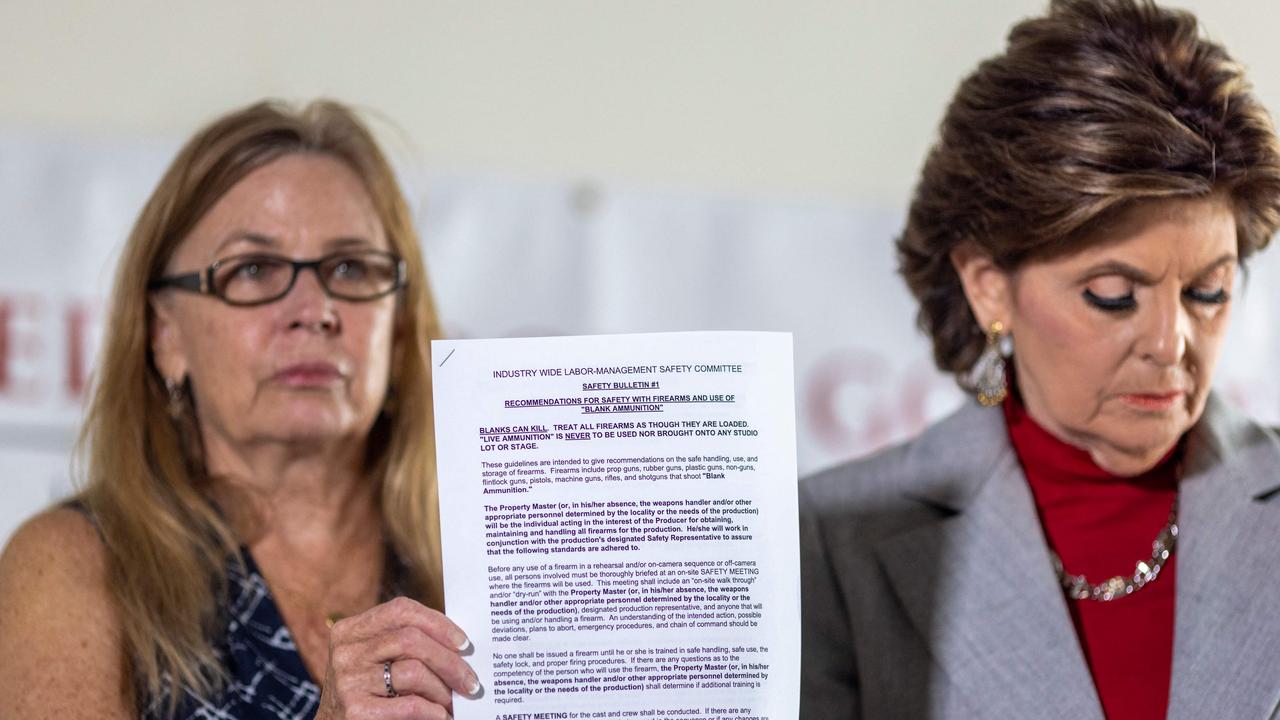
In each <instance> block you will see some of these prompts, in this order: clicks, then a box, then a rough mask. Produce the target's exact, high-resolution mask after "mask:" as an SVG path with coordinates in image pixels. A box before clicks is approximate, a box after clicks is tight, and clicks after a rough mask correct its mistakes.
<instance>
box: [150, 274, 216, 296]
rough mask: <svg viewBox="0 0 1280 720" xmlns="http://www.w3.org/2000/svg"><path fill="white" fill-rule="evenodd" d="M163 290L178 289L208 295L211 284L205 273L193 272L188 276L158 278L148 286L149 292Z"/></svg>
mask: <svg viewBox="0 0 1280 720" xmlns="http://www.w3.org/2000/svg"><path fill="white" fill-rule="evenodd" d="M163 288H177V289H179V290H187V291H190V292H195V293H207V292H209V283H208V278H207V277H206V276H205V274H204V273H203V272H193V273H187V274H186V275H170V276H169V277H162V278H156V279H155V280H152V281H151V282H150V283H148V284H147V289H148V290H161V289H163Z"/></svg>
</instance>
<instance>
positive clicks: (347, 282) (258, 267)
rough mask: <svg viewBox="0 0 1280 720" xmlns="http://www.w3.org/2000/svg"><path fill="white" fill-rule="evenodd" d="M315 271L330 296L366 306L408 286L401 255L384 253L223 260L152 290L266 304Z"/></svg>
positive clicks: (158, 281)
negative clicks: (303, 274) (301, 274)
mask: <svg viewBox="0 0 1280 720" xmlns="http://www.w3.org/2000/svg"><path fill="white" fill-rule="evenodd" d="M306 269H310V270H314V271H315V273H316V277H317V278H318V279H319V280H320V286H321V287H322V288H324V291H325V293H327V294H328V295H329V296H330V297H334V298H338V299H340V300H351V301H354V302H362V301H365V300H376V299H378V298H380V297H382V296H384V295H389V294H391V293H393V292H395V291H396V290H399V289H400V288H402V287H404V283H405V265H404V260H402V259H401V258H400V256H398V255H396V254H394V253H389V252H383V251H381V250H356V251H349V252H336V253H332V254H330V255H325V256H324V257H321V258H317V259H315V260H290V259H289V258H286V257H281V256H280V255H272V254H270V253H251V254H247V255H234V256H232V257H228V258H223V259H222V260H219V261H217V262H215V263H214V264H212V265H210V266H209V267H207V268H205V269H204V270H203V271H200V272H193V273H185V274H182V275H169V276H167V277H162V278H157V279H155V280H152V281H151V282H150V283H148V284H147V288H148V289H150V290H161V289H164V288H175V289H178V290H187V291H189V292H195V293H202V294H205V295H213V296H215V297H217V298H218V299H220V300H222V301H223V302H225V303H227V304H228V305H240V306H246V305H264V304H266V303H269V302H275V301H276V300H279V299H280V298H282V297H284V296H285V295H288V294H289V291H290V290H292V289H293V285H294V283H296V282H297V281H298V273H299V272H301V271H302V270H306Z"/></svg>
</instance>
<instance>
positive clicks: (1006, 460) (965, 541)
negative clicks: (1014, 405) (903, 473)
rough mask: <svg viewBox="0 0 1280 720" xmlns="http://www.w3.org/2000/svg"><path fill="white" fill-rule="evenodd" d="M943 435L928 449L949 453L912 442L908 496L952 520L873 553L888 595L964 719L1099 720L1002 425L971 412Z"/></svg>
mask: <svg viewBox="0 0 1280 720" xmlns="http://www.w3.org/2000/svg"><path fill="white" fill-rule="evenodd" d="M957 420H958V421H959V422H955V421H957ZM946 424H947V425H948V426H951V427H950V428H949V429H944V430H943V431H942V432H940V433H938V434H937V436H936V437H940V438H949V439H948V440H947V442H946V444H947V445H948V447H941V446H939V444H938V443H937V442H934V441H932V440H931V439H929V438H928V436H926V437H925V438H922V440H923V442H921V443H920V445H919V446H920V447H921V457H920V465H921V468H920V472H919V474H918V475H916V477H917V478H922V482H919V483H915V486H914V487H913V488H912V489H911V490H910V491H909V494H912V495H914V496H915V497H916V499H919V500H921V501H923V502H926V503H929V504H933V505H937V506H940V507H942V508H944V509H946V510H949V511H952V512H954V514H952V515H950V516H949V517H946V518H943V519H940V520H939V521H937V522H935V523H931V524H926V525H922V526H918V527H916V528H914V529H911V530H907V531H905V532H902V533H900V534H897V535H893V536H890V537H889V538H887V539H885V540H883V541H881V542H880V543H879V544H878V545H877V546H876V552H877V556H878V558H879V560H880V562H881V563H882V565H883V567H884V569H885V571H886V574H887V576H888V578H889V581H890V583H891V584H892V586H893V588H894V591H895V593H896V594H897V596H898V598H899V599H900V601H901V602H902V605H903V607H904V608H905V610H906V613H907V615H908V616H909V617H910V618H911V622H912V623H913V624H914V625H915V626H916V628H917V630H918V631H919V632H920V635H921V637H923V638H925V642H926V643H928V645H929V647H930V650H931V652H932V654H933V657H934V660H935V661H936V663H937V665H938V666H939V667H940V668H941V669H942V671H943V672H944V673H945V675H946V677H947V679H948V680H949V681H950V682H951V683H952V684H953V685H954V686H955V689H957V690H958V691H959V693H960V694H961V695H962V696H963V698H964V704H965V705H966V706H967V707H968V708H970V709H971V711H974V712H980V713H981V715H982V716H991V717H1035V718H1064V719H1067V718H1069V719H1070V720H1081V719H1088V718H1099V719H1101V718H1102V711H1101V704H1100V702H1099V701H1098V697H1097V692H1096V691H1095V689H1094V686H1093V680H1092V678H1091V677H1090V675H1089V669H1088V665H1087V664H1086V662H1085V659H1084V654H1083V652H1082V651H1081V649H1080V643H1079V640H1078V639H1077V637H1076V633H1075V628H1074V626H1073V625H1072V622H1071V617H1070V614H1069V611H1068V609H1067V605H1066V600H1065V598H1064V595H1063V592H1062V590H1061V588H1060V586H1059V585H1058V582H1057V577H1056V575H1055V574H1054V572H1053V569H1052V564H1051V561H1050V558H1049V552H1048V547H1047V545H1046V543H1045V541H1044V537H1043V533H1042V531H1041V529H1040V523H1039V520H1038V519H1037V517H1036V514H1035V505H1034V501H1033V499H1032V497H1031V492H1030V490H1029V488H1028V487H1027V484H1026V480H1025V478H1024V477H1023V474H1022V469H1021V467H1020V466H1019V465H1018V462H1017V458H1016V456H1015V455H1014V453H1013V451H1012V449H1011V448H1010V447H1009V445H1008V441H1007V439H1006V435H1005V431H1004V423H1003V418H1002V417H1001V415H1000V414H999V411H998V409H997V410H983V409H979V408H976V407H975V408H971V409H966V410H964V411H961V412H960V413H958V414H957V415H956V416H953V417H952V418H951V419H950V420H949V421H948V422H947V423H946ZM957 426H962V427H963V428H964V430H963V433H962V435H960V436H959V438H960V441H959V442H956V439H957V437H958V436H957V435H956V434H955V430H956V427H957ZM993 447H994V448H1000V449H1001V450H1000V451H998V452H995V453H988V454H986V455H983V453H982V450H980V449H988V448H993ZM922 568H928V569H930V571H932V574H924V573H922V572H921V569H922Z"/></svg>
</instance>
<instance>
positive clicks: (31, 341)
mask: <svg viewBox="0 0 1280 720" xmlns="http://www.w3.org/2000/svg"><path fill="white" fill-rule="evenodd" d="M43 306H44V303H43V302H42V299H41V298H40V297H39V296H38V295H30V294H22V295H2V296H0V398H3V399H5V400H16V401H22V402H32V401H35V400H36V399H37V396H38V395H39V388H40V382H39V378H38V375H37V374H38V373H39V371H40V367H41V363H40V355H41V354H42V352H43V350H44V342H43V339H42V338H41V337H40V334H39V328H40V316H41V310H42V309H43ZM24 371H25V372H24Z"/></svg>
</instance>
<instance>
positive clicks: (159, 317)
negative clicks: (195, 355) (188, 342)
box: [147, 295, 188, 382]
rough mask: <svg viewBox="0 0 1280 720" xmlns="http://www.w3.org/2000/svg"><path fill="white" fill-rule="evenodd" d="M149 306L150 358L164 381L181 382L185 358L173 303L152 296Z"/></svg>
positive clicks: (184, 371) (185, 365) (185, 362)
mask: <svg viewBox="0 0 1280 720" xmlns="http://www.w3.org/2000/svg"><path fill="white" fill-rule="evenodd" d="M147 302H148V303H150V305H151V328H150V334H151V338H150V339H151V357H153V358H154V359H155V363H156V369H157V370H159V371H160V375H161V377H163V378H164V379H165V380H166V381H168V380H173V381H177V382H181V381H182V380H183V378H185V377H186V376H187V368H188V363H187V356H186V354H185V352H184V350H183V342H182V330H181V327H182V326H181V325H180V324H179V323H178V320H177V317H176V310H175V309H174V307H173V302H172V301H170V300H169V299H168V298H166V297H157V296H155V295H153V296H152V297H151V298H150V299H149V300H148V301H147Z"/></svg>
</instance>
